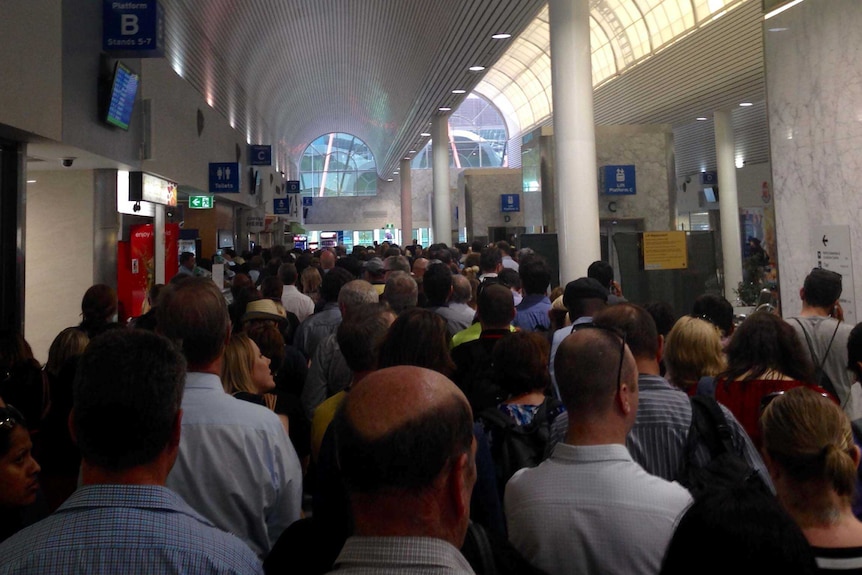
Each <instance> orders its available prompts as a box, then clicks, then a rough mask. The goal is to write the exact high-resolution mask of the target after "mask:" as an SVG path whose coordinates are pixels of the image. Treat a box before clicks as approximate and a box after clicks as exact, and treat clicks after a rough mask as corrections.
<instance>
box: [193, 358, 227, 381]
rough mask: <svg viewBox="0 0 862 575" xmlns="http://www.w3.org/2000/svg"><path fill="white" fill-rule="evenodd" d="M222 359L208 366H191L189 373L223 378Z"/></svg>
mask: <svg viewBox="0 0 862 575" xmlns="http://www.w3.org/2000/svg"><path fill="white" fill-rule="evenodd" d="M221 368H222V357H219V358H218V359H217V360H215V361H214V362H212V363H210V364H207V365H189V366H188V373H209V374H211V375H217V376H219V377H221Z"/></svg>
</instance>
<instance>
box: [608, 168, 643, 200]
mask: <svg viewBox="0 0 862 575" xmlns="http://www.w3.org/2000/svg"><path fill="white" fill-rule="evenodd" d="M602 193H604V194H610V195H615V196H631V195H634V194H636V193H637V184H636V181H635V167H634V166H602Z"/></svg>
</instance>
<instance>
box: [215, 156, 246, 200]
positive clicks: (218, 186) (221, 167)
mask: <svg viewBox="0 0 862 575" xmlns="http://www.w3.org/2000/svg"><path fill="white" fill-rule="evenodd" d="M209 175H210V193H212V194H238V193H239V191H240V190H239V162H210V170H209Z"/></svg>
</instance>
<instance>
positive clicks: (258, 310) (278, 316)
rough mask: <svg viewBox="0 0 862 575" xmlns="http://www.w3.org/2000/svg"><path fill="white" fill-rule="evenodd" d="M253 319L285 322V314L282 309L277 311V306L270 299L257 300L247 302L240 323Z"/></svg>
mask: <svg viewBox="0 0 862 575" xmlns="http://www.w3.org/2000/svg"><path fill="white" fill-rule="evenodd" d="M253 319H268V320H273V321H277V322H285V321H287V314H286V313H284V310H283V308H282V309H281V310H279V306H277V305H276V304H275V302H274V301H272V300H271V299H267V298H264V299H259V300H255V301H250V302H248V305H246V306H245V313H244V314H243V316H242V321H244V322H246V321H250V320H253Z"/></svg>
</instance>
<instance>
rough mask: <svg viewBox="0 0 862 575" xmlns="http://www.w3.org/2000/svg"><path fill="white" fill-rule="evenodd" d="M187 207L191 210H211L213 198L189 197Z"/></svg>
mask: <svg viewBox="0 0 862 575" xmlns="http://www.w3.org/2000/svg"><path fill="white" fill-rule="evenodd" d="M189 207H190V208H192V209H193V210H209V209H212V207H213V196H189Z"/></svg>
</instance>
